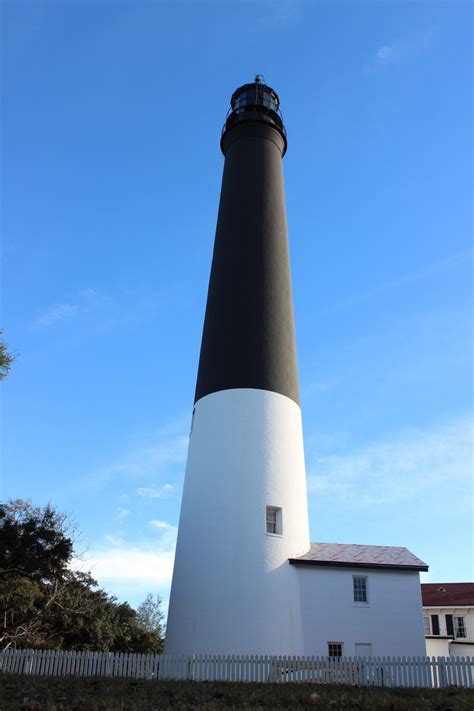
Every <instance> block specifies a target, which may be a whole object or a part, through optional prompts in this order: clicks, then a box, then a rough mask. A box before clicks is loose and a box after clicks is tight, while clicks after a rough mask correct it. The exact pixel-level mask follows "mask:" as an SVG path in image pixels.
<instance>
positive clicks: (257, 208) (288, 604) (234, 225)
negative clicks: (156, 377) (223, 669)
mask: <svg viewBox="0 0 474 711" xmlns="http://www.w3.org/2000/svg"><path fill="white" fill-rule="evenodd" d="M279 105H280V102H279V98H278V95H277V94H276V92H275V91H274V90H273V89H272V88H270V87H269V86H267V85H266V84H265V83H264V81H263V79H262V77H260V76H257V77H256V78H255V81H254V82H253V83H250V84H245V85H244V86H241V87H240V88H238V89H237V90H236V91H235V92H234V94H233V95H232V98H231V108H230V110H229V113H228V115H227V119H226V122H225V125H224V128H223V131H222V136H221V141H220V145H221V149H222V153H223V154H224V159H225V160H224V172H223V178H222V188H221V196H220V203H219V213H218V219H217V228H216V236H215V243H214V253H213V259H212V268H211V275H210V281H209V291H208V297H207V306H206V315H205V321H204V329H203V335H202V343H201V353H200V359H199V367H198V375H197V384H196V392H195V401H194V409H193V414H192V423H191V433H190V439H189V451H188V458H187V465H186V475H185V481H184V488H183V498H182V504H181V514H180V521H179V529H178V539H177V547H176V557H175V564H174V571H173V581H172V586H171V597H170V606H169V615H168V624H167V634H166V644H165V651H166V652H167V653H178V654H180V653H183V654H184V653H186V654H188V653H194V654H298V653H300V652H301V649H302V646H303V641H302V640H303V625H302V622H303V621H302V615H301V605H300V595H299V588H298V569H297V567H296V566H295V565H292V564H290V562H289V560H290V559H295V558H298V557H300V556H302V555H304V554H305V553H307V552H308V551H309V548H310V541H309V529H308V509H307V493H306V472H305V462H304V452H303V432H302V423H301V408H300V395H299V384H298V369H297V358H296V341H295V329H294V316H293V300H292V290H291V275H290V260H289V252H288V235H287V223H286V210H285V193H284V183H283V168H282V159H283V157H284V155H285V153H286V150H287V136H286V131H285V127H284V124H283V120H282V117H281V113H280V109H279Z"/></svg>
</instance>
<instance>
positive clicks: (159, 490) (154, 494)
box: [137, 484, 174, 499]
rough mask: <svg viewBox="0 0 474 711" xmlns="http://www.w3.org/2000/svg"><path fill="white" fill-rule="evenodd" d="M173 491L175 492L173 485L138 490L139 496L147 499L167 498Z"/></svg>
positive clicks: (141, 487)
mask: <svg viewBox="0 0 474 711" xmlns="http://www.w3.org/2000/svg"><path fill="white" fill-rule="evenodd" d="M172 491H174V486H172V485H171V484H164V485H163V486H150V487H144V486H140V487H139V488H138V489H137V494H138V496H143V497H145V498H146V499H161V498H164V497H166V496H169V495H170V494H171V493H172Z"/></svg>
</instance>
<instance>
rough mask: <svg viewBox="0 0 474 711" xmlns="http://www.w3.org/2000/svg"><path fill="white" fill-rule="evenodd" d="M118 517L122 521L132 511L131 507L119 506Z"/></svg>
mask: <svg viewBox="0 0 474 711" xmlns="http://www.w3.org/2000/svg"><path fill="white" fill-rule="evenodd" d="M116 511H117V518H118V519H119V520H120V521H121V520H123V519H124V518H127V516H128V514H129V513H130V510H129V509H124V508H122V506H117V509H116Z"/></svg>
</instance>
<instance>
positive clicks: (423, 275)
mask: <svg viewBox="0 0 474 711" xmlns="http://www.w3.org/2000/svg"><path fill="white" fill-rule="evenodd" d="M473 255H474V250H472V249H466V250H463V251H462V252H456V253H455V254H450V255H448V256H447V257H445V258H444V259H438V260H436V261H435V262H430V263H428V264H425V265H423V266H421V267H419V268H418V269H414V270H413V271H409V272H406V273H405V274H400V275H398V276H396V277H394V278H393V279H389V280H388V281H385V282H383V283H382V284H377V285H375V286H373V287H371V288H370V289H367V291H363V292H361V293H359V294H354V295H353V296H350V297H349V298H347V299H344V300H343V301H339V302H336V303H334V304H331V305H330V306H328V307H327V308H326V309H322V310H321V311H320V312H319V314H321V315H323V314H331V313H333V312H335V311H340V310H344V309H349V308H352V307H353V306H355V305H356V304H359V303H363V302H364V301H370V300H371V299H373V298H378V297H380V296H381V295H382V294H384V293H388V292H391V291H395V290H396V289H401V288H402V287H404V286H408V285H410V284H416V283H417V282H419V281H422V280H423V279H428V278H432V277H434V276H437V275H438V274H443V273H444V272H447V271H450V270H452V269H457V268H458V267H460V266H463V265H465V264H468V263H469V262H471V261H472V258H473Z"/></svg>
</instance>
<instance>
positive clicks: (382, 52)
mask: <svg viewBox="0 0 474 711" xmlns="http://www.w3.org/2000/svg"><path fill="white" fill-rule="evenodd" d="M395 55H396V53H395V51H394V48H393V47H391V46H390V45H388V44H385V45H384V46H383V47H379V49H378V50H377V53H376V57H377V59H382V60H383V61H385V60H387V59H393V58H394V57H395Z"/></svg>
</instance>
